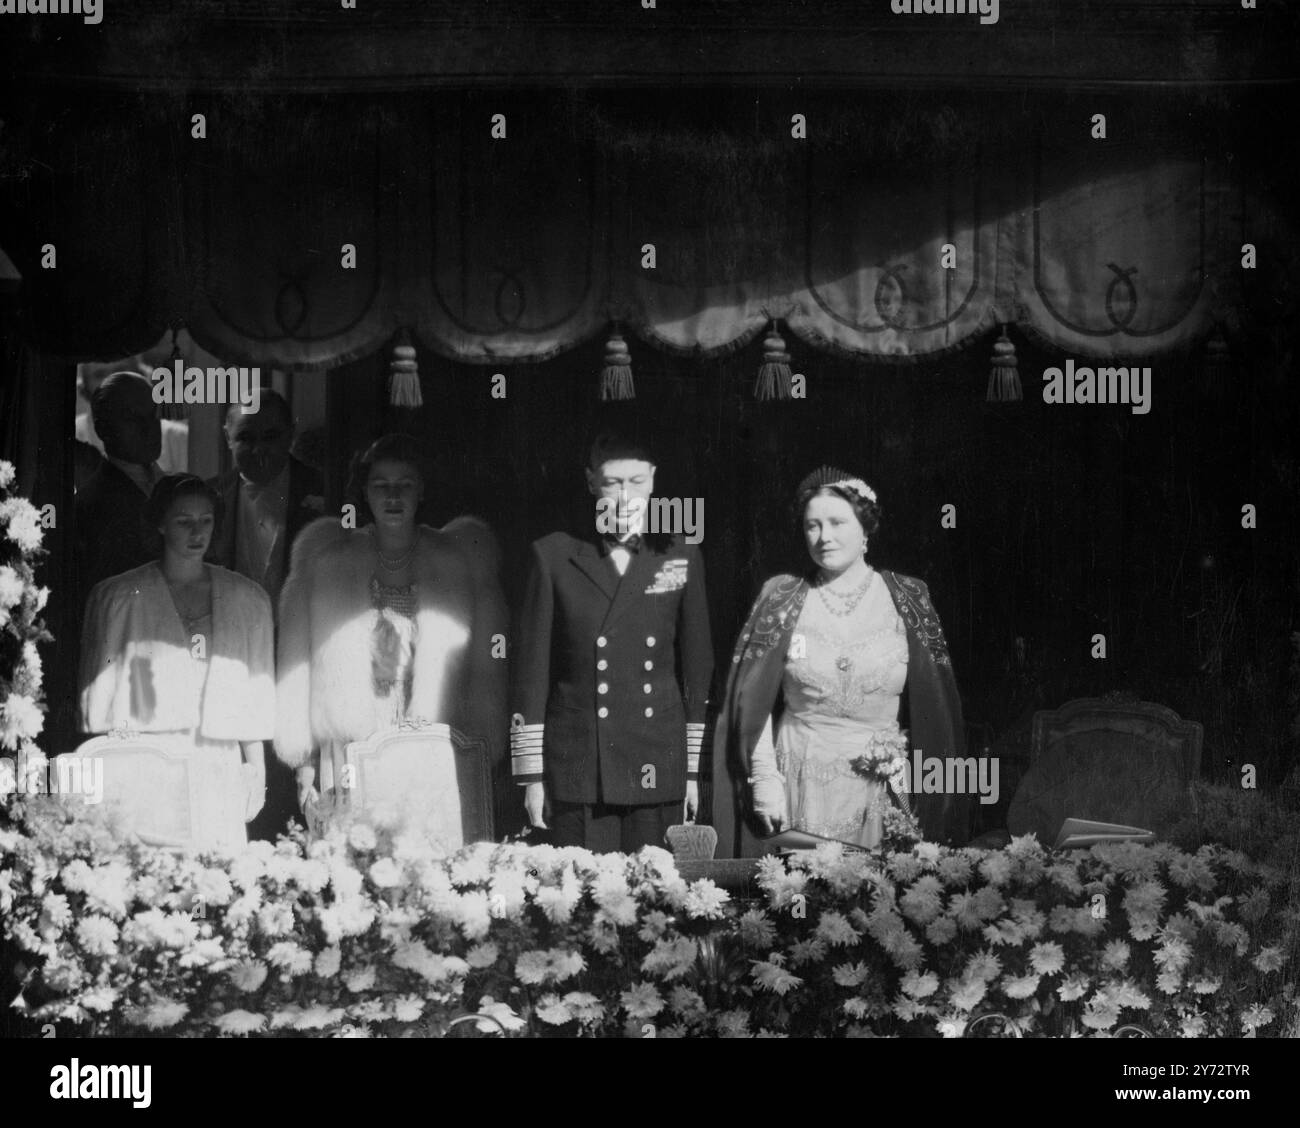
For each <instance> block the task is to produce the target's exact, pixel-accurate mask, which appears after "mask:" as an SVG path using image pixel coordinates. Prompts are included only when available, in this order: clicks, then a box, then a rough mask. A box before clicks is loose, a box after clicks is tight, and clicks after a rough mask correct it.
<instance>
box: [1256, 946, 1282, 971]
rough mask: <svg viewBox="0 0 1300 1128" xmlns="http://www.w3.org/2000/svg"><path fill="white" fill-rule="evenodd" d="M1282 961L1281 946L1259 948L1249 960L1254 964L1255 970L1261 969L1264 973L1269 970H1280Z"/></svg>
mask: <svg viewBox="0 0 1300 1128" xmlns="http://www.w3.org/2000/svg"><path fill="white" fill-rule="evenodd" d="M1283 962H1284V961H1283V958H1282V949H1281V948H1261V949H1260V950H1259V954H1258V955H1256V956H1255V958H1254V959H1253V960H1251V963H1253V964H1254V965H1255V970H1256V971H1262V972H1264V973H1265V974H1267V973H1268V972H1271V971H1281V970H1282V964H1283Z"/></svg>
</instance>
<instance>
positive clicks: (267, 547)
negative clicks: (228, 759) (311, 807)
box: [208, 388, 324, 840]
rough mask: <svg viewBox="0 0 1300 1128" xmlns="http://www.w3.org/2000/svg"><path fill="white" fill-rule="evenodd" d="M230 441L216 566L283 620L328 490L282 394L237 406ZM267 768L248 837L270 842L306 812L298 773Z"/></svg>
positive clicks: (230, 416) (270, 762)
mask: <svg viewBox="0 0 1300 1128" xmlns="http://www.w3.org/2000/svg"><path fill="white" fill-rule="evenodd" d="M225 435H226V445H227V446H228V447H229V448H230V455H231V458H232V459H233V461H234V466H233V467H232V468H231V469H230V470H228V471H227V472H226V473H224V474H220V475H218V476H217V477H215V478H213V479H212V480H211V481H210V482H209V483H208V484H209V485H210V486H212V487H213V488H214V489H215V490H216V491H217V492H218V493H219V494H220V495H221V500H222V502H223V503H224V507H225V515H224V517H223V518H222V522H221V528H220V529H218V530H217V535H216V536H214V537H213V538H212V545H211V547H210V548H209V550H208V559H209V560H211V561H212V562H213V563H215V564H220V565H221V566H222V567H224V568H229V569H231V570H232V571H235V572H238V573H239V574H240V575H241V576H247V577H248V578H249V579H250V580H253V581H254V582H255V583H257V584H260V585H261V587H262V588H263V590H264V591H265V592H266V594H267V595H269V596H270V597H271V606H272V607H273V608H276V609H277V612H278V603H279V598H280V588H281V587H283V586H284V579H285V575H286V570H287V568H288V564H289V549H290V547H291V546H292V544H293V540H294V537H296V536H297V535H298V532H299V530H301V529H302V527H303V526H304V525H306V524H307V523H308V522H309V521H311V520H312V519H314V518H316V517H319V516H321V513H322V512H323V509H324V498H323V497H322V496H321V495H322V494H323V493H324V485H323V483H322V481H321V475H320V473H319V472H318V471H316V470H313V469H312V468H311V467H310V466H308V465H307V464H306V463H304V462H300V461H299V460H298V459H296V458H294V457H293V455H291V454H290V453H289V448H290V447H291V446H292V445H293V437H294V420H293V412H292V411H291V410H290V409H289V404H288V401H286V400H285V398H284V397H283V396H282V395H280V393H279V392H276V391H274V390H272V389H270V388H263V389H262V390H261V400H260V406H259V410H257V411H255V412H248V413H245V412H244V411H243V410H242V408H241V407H240V405H239V404H232V405H231V406H230V408H229V409H228V410H227V412H226V423H225ZM266 765H267V767H266V791H267V794H266V804H265V805H264V806H263V807H262V810H261V812H260V813H259V814H258V816H257V818H255V819H254V820H253V821H252V822H251V823H249V824H248V836H249V837H250V838H261V839H268V840H270V839H274V838H275V837H276V835H278V834H280V833H282V832H283V831H285V830H286V829H288V826H289V822H290V820H292V819H295V818H297V817H298V813H299V812H298V799H297V788H296V785H295V782H294V778H293V773H292V772H291V771H290V770H289V769H288V768H286V767H285V766H284V764H283V763H281V762H280V760H279V758H278V757H276V756H269V755H268V756H267V757H266Z"/></svg>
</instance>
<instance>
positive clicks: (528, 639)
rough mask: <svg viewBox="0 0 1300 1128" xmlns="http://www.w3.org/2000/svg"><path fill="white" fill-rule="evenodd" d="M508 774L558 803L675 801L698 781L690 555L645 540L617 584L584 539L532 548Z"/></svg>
mask: <svg viewBox="0 0 1300 1128" xmlns="http://www.w3.org/2000/svg"><path fill="white" fill-rule="evenodd" d="M516 639H517V643H516V646H515V649H514V659H515V661H514V663H513V672H514V677H513V685H512V690H511V710H512V718H511V734H510V745H511V767H512V774H513V776H514V780H515V782H516V783H519V784H527V783H535V782H542V781H544V782H545V783H546V786H547V790H548V793H549V794H550V796H551V797H552V798H553V799H556V800H559V801H561V802H565V803H592V804H595V803H607V804H614V805H619V806H645V805H650V804H656V803H671V802H677V801H680V800H681V799H682V798H683V797H684V796H685V794H686V782H687V780H688V779H691V780H695V779H698V776H699V766H700V765H699V759H700V745H701V743H702V740H703V736H704V719H705V708H706V706H707V703H708V696H709V684H710V680H711V678H712V676H713V644H712V639H711V637H710V633H709V612H708V605H707V600H706V595H705V589H704V565H703V560H702V557H701V556H700V553H699V550H698V548H697V547H696V546H695V545H693V544H687V543H685V542H684V541H683V540H682V539H681V538H679V537H664V538H655V537H649V538H646V540H645V542H644V543H643V545H642V547H641V549H640V551H638V552H634V553H632V555H631V557H630V558H629V560H628V565H627V570H626V572H625V573H624V574H623V575H622V576H620V575H619V574H618V569H617V568H616V567H615V565H614V562H613V560H611V559H610V558H609V556H608V555H606V554H605V553H604V552H603V551H602V547H601V544H600V542H599V541H598V540H597V539H595V537H594V535H593V538H592V539H591V540H583V539H579V538H577V537H574V536H570V535H568V534H567V533H552V534H550V535H549V536H546V537H543V538H542V539H541V540H539V541H536V542H534V544H533V546H532V554H531V569H530V573H529V577H528V585H527V590H526V592H525V595H524V602H523V607H522V610H521V612H520V620H519V630H518V631H517V632H516Z"/></svg>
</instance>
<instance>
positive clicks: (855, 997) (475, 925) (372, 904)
mask: <svg viewBox="0 0 1300 1128" xmlns="http://www.w3.org/2000/svg"><path fill="white" fill-rule="evenodd" d="M9 813H10V820H11V821H10V829H7V830H0V915H3V918H4V921H5V925H4V927H5V931H6V934H7V936H8V937H9V939H10V941H11V942H12V943H13V944H14V945H15V946H16V947H17V948H18V949H19V950H20V951H21V952H22V953H23V958H24V960H25V961H27V962H28V963H29V964H30V965H31V969H30V971H28V972H27V974H26V976H25V979H24V982H23V993H22V996H21V997H20V999H19V1002H18V1005H19V1006H20V1007H21V1008H22V1009H24V1010H25V1012H26V1013H27V1014H28V1015H29V1016H30V1017H32V1018H34V1019H37V1020H40V1021H53V1020H67V1021H71V1022H76V1023H81V1024H85V1027H88V1028H89V1030H90V1031H92V1032H98V1033H112V1034H117V1035H121V1034H124V1033H130V1032H132V1031H133V1030H140V1031H144V1032H151V1031H167V1032H170V1033H172V1034H177V1035H185V1036H218V1035H237V1034H257V1035H275V1034H283V1035H294V1036H356V1037H367V1036H373V1035H377V1034H378V1035H388V1036H394V1035H400V1036H411V1035H438V1034H445V1033H447V1032H448V1031H449V1030H450V1029H452V1028H453V1026H455V1025H456V1023H457V1020H458V1019H461V1020H464V1019H466V1018H468V1021H469V1023H470V1025H471V1026H476V1027H478V1028H479V1029H481V1030H483V1031H485V1032H498V1033H499V1032H502V1031H504V1032H505V1033H507V1034H510V1035H523V1034H532V1035H541V1036H545V1035H560V1036H609V1035H629V1036H638V1037H641V1036H647V1035H653V1036H657V1037H681V1036H724V1037H736V1036H741V1037H743V1036H810V1035H843V1036H863V1037H874V1036H894V1035H920V1036H931V1037H934V1036H949V1037H955V1036H961V1035H962V1034H964V1033H966V1032H967V1029H968V1027H973V1026H974V1025H975V1024H976V1021H977V1020H978V1019H980V1018H981V1017H982V1016H986V1015H991V1014H997V1015H999V1016H1000V1018H999V1019H998V1023H999V1024H1000V1027H1001V1029H1002V1031H1003V1032H1004V1033H1006V1032H1008V1031H1010V1032H1013V1033H1015V1034H1018V1035H1025V1036H1113V1035H1114V1034H1115V1033H1116V1032H1117V1031H1119V1030H1120V1029H1121V1028H1122V1027H1124V1026H1126V1025H1136V1026H1139V1027H1141V1028H1142V1029H1143V1030H1145V1031H1146V1032H1149V1033H1151V1034H1154V1035H1174V1036H1186V1037H1196V1036H1242V1035H1245V1036H1249V1037H1253V1036H1257V1035H1271V1036H1282V1035H1292V1036H1294V1035H1295V1034H1296V1033H1297V1032H1300V1019H1298V1017H1297V1016H1298V1013H1300V1012H1297V1007H1296V1001H1295V998H1294V983H1293V980H1292V978H1291V976H1293V975H1294V972H1293V971H1289V970H1288V966H1289V965H1288V964H1287V963H1286V962H1285V961H1284V958H1283V952H1284V951H1286V950H1288V946H1289V945H1291V944H1293V943H1294V938H1295V932H1296V927H1297V920H1296V915H1295V913H1294V912H1293V911H1289V910H1286V909H1285V907H1284V906H1281V905H1279V904H1278V903H1277V901H1276V893H1277V890H1278V886H1279V883H1280V881H1281V878H1280V876H1279V875H1277V874H1274V873H1271V872H1269V871H1267V870H1265V869H1262V868H1260V867H1257V866H1255V865H1254V864H1252V863H1251V862H1250V861H1249V860H1248V859H1246V858H1245V857H1244V856H1243V855H1240V854H1237V853H1234V852H1232V851H1229V850H1225V849H1222V848H1219V847H1205V848H1203V849H1201V850H1198V851H1197V852H1196V853H1185V852H1182V851H1179V850H1178V849H1177V848H1175V847H1173V846H1172V845H1168V844H1160V845H1154V846H1144V845H1135V844H1134V845H1121V846H1114V845H1111V846H1097V847H1094V848H1093V849H1092V850H1089V851H1073V852H1069V853H1064V854H1050V853H1048V852H1047V851H1045V850H1044V849H1043V848H1042V847H1041V846H1040V845H1039V844H1038V843H1037V841H1036V840H1034V839H1032V838H1026V839H1017V840H1015V841H1013V842H1012V844H1011V845H1010V846H1009V847H1008V848H1006V849H1005V850H998V851H980V850H974V849H962V850H953V849H948V848H942V847H939V846H936V845H933V844H926V843H919V844H916V845H914V846H912V847H910V848H908V849H906V850H895V851H891V852H889V853H887V854H885V855H883V856H881V857H876V856H873V855H871V854H868V853H865V852H855V851H844V850H842V848H840V847H838V846H836V845H827V846H824V847H822V848H820V849H819V850H817V851H815V852H812V853H808V854H804V855H798V856H796V857H794V858H793V859H790V860H788V861H787V860H783V859H780V858H775V857H772V858H766V859H763V860H762V861H761V862H760V863H759V865H758V874H757V886H758V888H759V890H761V896H760V897H758V898H755V899H754V900H753V901H751V902H748V903H747V902H740V903H736V902H733V900H732V899H731V898H730V897H729V895H728V894H727V893H726V892H725V891H724V890H721V889H719V888H717V887H716V886H715V885H714V884H713V883H712V882H710V881H708V880H707V879H706V880H699V881H695V882H691V883H687V882H686V881H684V880H683V879H682V878H681V877H680V876H679V875H678V873H677V871H676V869H675V867H674V865H673V862H672V858H671V856H670V855H669V854H667V853H666V852H665V851H663V850H658V849H653V848H649V849H646V850H643V851H641V852H640V853H639V854H637V855H635V856H625V855H620V854H609V855H597V854H592V853H589V852H587V851H584V850H578V849H555V848H552V847H534V846H526V845H522V844H506V845H492V844H479V845H475V846H471V847H467V848H466V849H464V850H462V851H460V852H458V853H456V854H454V855H452V856H450V857H437V856H434V855H433V854H432V853H431V851H430V849H429V848H428V847H427V846H426V845H425V844H424V843H423V842H422V841H420V840H418V839H415V838H407V837H403V836H401V835H397V836H394V835H393V834H391V833H390V832H388V831H383V830H375V829H373V828H371V827H370V826H368V825H366V824H364V823H354V824H353V825H352V826H351V828H350V829H348V830H347V831H344V830H342V829H335V830H334V831H332V832H331V833H330V834H329V835H328V836H327V837H326V838H323V839H320V840H318V841H315V842H312V843H310V844H308V843H307V842H305V841H304V840H303V839H301V838H296V837H289V838H284V839H282V840H281V841H280V842H279V844H278V845H276V846H274V847H273V846H270V845H269V844H266V843H253V844H250V846H249V847H248V849H247V850H245V851H243V852H241V853H239V854H237V855H235V856H233V857H222V856H220V855H200V856H194V855H181V854H175V853H170V852H167V851H160V850H155V849H153V848H150V847H146V846H144V845H142V844H140V843H139V842H138V841H137V840H135V839H133V838H131V837H130V836H124V835H121V834H120V833H119V832H118V829H117V828H115V827H114V826H113V825H112V819H113V816H112V814H111V812H109V811H105V810H104V809H102V808H96V807H93V806H86V805H84V804H79V803H72V802H65V801H64V800H62V799H60V798H58V797H33V798H30V799H21V798H17V797H15V798H11V799H10V800H9Z"/></svg>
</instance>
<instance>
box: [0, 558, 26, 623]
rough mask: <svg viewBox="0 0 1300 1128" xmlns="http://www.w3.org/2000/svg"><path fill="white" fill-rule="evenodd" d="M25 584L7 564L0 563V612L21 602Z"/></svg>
mask: <svg viewBox="0 0 1300 1128" xmlns="http://www.w3.org/2000/svg"><path fill="white" fill-rule="evenodd" d="M26 586H27V585H26V584H24V583H23V578H22V577H21V576H20V575H19V574H18V573H17V572H15V571H14V570H13V569H12V568H10V567H9V565H8V564H0V613H3V612H6V611H8V610H9V608H11V607H16V606H18V604H19V603H21V602H22V599H23V592H24V590H26Z"/></svg>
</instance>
